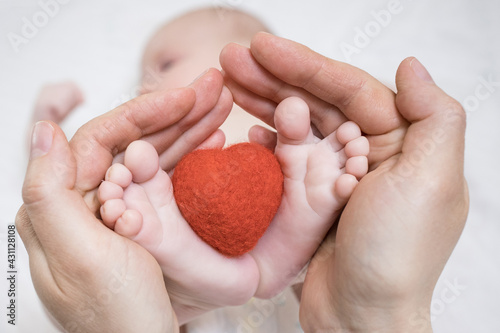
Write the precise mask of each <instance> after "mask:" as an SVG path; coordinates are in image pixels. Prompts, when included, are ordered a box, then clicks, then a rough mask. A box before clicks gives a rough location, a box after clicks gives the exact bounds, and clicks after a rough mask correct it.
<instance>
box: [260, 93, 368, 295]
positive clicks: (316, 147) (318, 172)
mask: <svg viewBox="0 0 500 333" xmlns="http://www.w3.org/2000/svg"><path fill="white" fill-rule="evenodd" d="M309 114H310V113H309V108H308V106H307V104H306V103H305V102H304V101H303V100H302V99H300V98H298V97H290V98H287V99H285V100H284V101H282V102H281V103H280V104H279V105H278V106H277V108H276V111H275V116H274V117H275V125H276V129H277V132H278V142H277V145H276V149H275V154H276V157H277V158H278V160H279V162H280V164H281V168H282V171H283V175H284V191H283V198H282V202H281V205H280V208H279V209H278V212H277V214H276V216H275V218H274V219H273V221H272V223H271V225H270V226H269V229H268V230H267V231H266V233H265V234H264V236H263V237H262V238H261V240H260V241H259V243H258V244H257V246H256V248H255V249H254V250H253V251H252V253H251V254H252V256H253V257H254V258H255V260H256V262H257V264H258V265H259V270H260V274H261V280H260V283H259V287H258V289H257V294H256V295H257V296H258V297H264V298H269V297H272V296H273V295H274V294H276V293H277V292H279V291H281V290H282V289H283V288H284V287H286V286H287V285H288V284H289V283H290V282H291V281H292V279H293V278H294V277H295V276H296V275H297V274H298V273H299V272H300V271H301V270H302V269H303V268H304V266H305V265H306V264H307V262H308V260H309V259H310V258H311V256H312V255H313V254H314V252H315V251H316V249H317V248H318V246H319V245H320V243H321V241H322V240H323V238H324V237H325V235H326V233H327V232H328V230H329V229H330V227H331V226H332V224H333V223H334V221H335V220H336V218H337V217H338V216H339V214H340V212H341V210H342V209H343V207H344V205H345V204H346V203H347V200H348V199H349V197H350V196H351V194H352V192H353V191H354V188H355V187H356V185H357V183H358V180H359V179H360V178H361V177H363V176H364V175H365V174H366V173H367V171H368V160H367V155H368V151H369V145H368V140H367V139H366V138H365V137H363V136H361V130H360V129H359V127H358V126H357V125H356V124H355V123H354V122H351V121H349V122H346V123H344V124H342V125H341V126H340V127H339V128H338V129H337V130H336V131H335V132H333V133H331V134H330V135H329V136H327V137H326V138H324V139H322V140H321V139H319V138H317V137H315V136H314V134H313V132H312V130H311V126H310V118H309V117H310V116H309Z"/></svg>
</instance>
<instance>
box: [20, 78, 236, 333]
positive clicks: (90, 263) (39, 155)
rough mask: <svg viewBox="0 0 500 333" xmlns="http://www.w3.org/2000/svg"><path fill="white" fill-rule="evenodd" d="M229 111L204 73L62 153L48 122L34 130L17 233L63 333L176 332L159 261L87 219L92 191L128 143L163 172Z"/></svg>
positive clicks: (98, 122)
mask: <svg viewBox="0 0 500 333" xmlns="http://www.w3.org/2000/svg"><path fill="white" fill-rule="evenodd" d="M231 105H232V99H231V95H230V94H229V93H228V91H227V90H226V89H225V88H223V86H222V77H221V75H220V73H219V72H218V71H216V70H211V71H209V72H208V73H206V74H205V75H204V76H202V77H201V78H200V79H198V80H197V81H196V82H194V83H193V84H192V85H191V86H190V87H189V88H183V89H175V90H169V91H165V92H160V93H154V94H147V95H144V96H141V97H138V98H137V99H135V100H133V101H131V102H128V103H126V104H124V105H122V106H120V107H118V108H116V109H115V110H113V111H110V112H109V113H107V114H105V115H103V116H101V117H98V118H96V119H94V120H92V121H90V122H89V123H87V124H86V125H84V126H83V127H82V128H80V129H79V130H78V132H77V133H76V134H75V136H74V137H73V139H72V140H71V142H70V143H69V145H68V143H67V141H66V138H65V137H64V134H63V133H62V131H61V130H60V129H59V127H57V125H56V124H54V123H49V122H41V123H39V124H38V126H37V127H36V130H35V131H34V133H35V135H34V140H33V144H32V153H31V159H30V162H29V165H28V170H27V174H26V178H25V183H24V187H23V200H24V202H25V204H24V205H23V206H22V207H21V209H20V210H19V213H18V215H17V218H16V226H17V228H18V231H19V234H20V236H21V238H22V240H23V242H24V244H25V246H26V249H27V251H28V253H29V256H30V268H31V274H32V279H33V283H34V285H35V288H36V290H37V292H38V295H39V297H40V299H41V300H42V302H43V303H44V304H45V305H46V307H47V309H48V310H49V311H50V312H51V314H52V315H53V316H54V317H55V318H56V319H57V321H58V322H59V323H60V324H61V325H62V326H63V327H64V328H65V329H67V330H74V329H77V328H78V329H79V330H81V331H82V332H103V331H106V332H138V331H147V332H177V330H178V326H177V320H176V318H175V315H174V313H173V311H172V308H171V305H170V302H169V298H168V294H167V291H166V289H165V286H164V281H163V275H162V273H161V270H160V267H159V266H158V263H157V262H156V260H155V259H154V258H153V257H152V256H151V255H150V254H149V253H148V252H147V251H146V250H144V249H143V248H142V247H140V246H138V245H137V244H136V243H134V242H132V241H130V240H128V239H126V238H123V237H121V236H119V235H118V234H116V233H114V232H113V231H111V230H109V229H108V228H106V227H105V226H104V225H103V224H102V223H101V222H100V220H98V219H97V218H96V216H95V213H96V212H97V208H98V206H97V205H96V203H97V201H96V189H97V187H98V186H99V184H100V183H101V180H102V179H103V178H104V175H105V172H106V170H107V169H108V168H109V166H110V165H111V162H112V161H113V158H116V157H117V155H118V154H119V153H120V152H122V151H123V150H124V148H125V147H126V146H127V145H128V144H129V143H130V142H131V141H133V140H136V139H139V138H142V139H144V140H148V141H149V142H152V143H153V144H154V146H155V148H156V150H157V151H158V152H159V154H160V157H161V159H163V160H162V161H163V162H162V163H163V165H162V166H163V167H164V168H165V169H167V170H168V169H169V168H171V167H172V166H173V165H175V163H176V162H177V160H178V159H180V157H181V156H182V155H184V154H185V153H187V152H189V151H191V150H192V149H194V148H196V147H197V146H199V145H200V144H202V143H203V142H204V141H205V143H206V142H207V141H206V140H207V139H208V141H210V142H212V143H217V142H220V140H219V139H220V136H218V134H217V133H218V132H215V134H212V133H214V131H215V130H216V129H217V127H218V126H219V125H220V124H221V123H222V121H223V120H224V119H225V117H226V116H227V114H228V113H229V111H230V109H231ZM200 124H202V127H203V128H200V127H199V126H200ZM207 124H209V125H208V126H207ZM181 133H182V134H181ZM160 137H161V139H162V140H159V139H160ZM222 139H223V138H222ZM40 175H43V177H41V176H40ZM82 239H83V240H85V241H82ZM61 249H64V251H62V250H61ZM138 272H141V274H138Z"/></svg>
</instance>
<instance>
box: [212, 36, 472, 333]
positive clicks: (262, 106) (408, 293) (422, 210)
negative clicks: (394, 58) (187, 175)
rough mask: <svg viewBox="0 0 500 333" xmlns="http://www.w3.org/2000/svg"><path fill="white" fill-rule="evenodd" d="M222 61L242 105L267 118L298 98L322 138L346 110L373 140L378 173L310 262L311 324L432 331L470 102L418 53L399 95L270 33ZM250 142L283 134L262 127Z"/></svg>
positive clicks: (459, 205) (326, 328)
mask: <svg viewBox="0 0 500 333" xmlns="http://www.w3.org/2000/svg"><path fill="white" fill-rule="evenodd" d="M221 64H222V67H223V70H224V71H225V77H226V82H227V84H228V86H229V87H230V88H231V91H232V93H233V96H234V99H235V101H236V102H237V103H239V104H240V106H242V107H243V108H245V109H247V110H249V112H251V113H253V114H255V115H258V116H259V117H260V118H261V119H263V120H265V121H266V122H268V123H269V124H272V121H271V120H272V114H273V112H274V106H275V105H276V103H279V102H280V101H281V100H283V99H284V98H287V97H288V96H293V95H295V96H297V95H298V96H301V97H302V98H303V99H305V100H306V102H307V103H308V104H309V107H310V108H311V113H312V114H314V115H312V116H311V117H312V122H313V124H314V125H315V126H316V128H317V129H318V131H319V132H320V133H321V134H322V135H327V134H328V133H329V132H330V131H332V130H334V129H335V128H336V126H338V123H339V119H342V118H343V117H347V118H348V119H351V120H354V121H356V122H357V123H358V124H359V126H360V127H361V129H362V130H363V132H365V133H367V138H368V140H369V141H370V154H369V161H370V168H371V170H372V172H371V173H369V174H368V175H367V176H365V177H364V178H363V179H362V180H361V182H360V184H359V185H358V187H357V188H356V189H355V191H354V193H353V195H352V197H351V199H350V201H349V202H348V204H347V206H346V208H345V210H344V212H343V214H342V216H341V218H340V221H339V223H338V226H337V228H336V229H332V230H331V232H330V234H329V236H328V237H327V238H326V239H325V241H324V243H323V245H322V246H321V248H320V249H319V250H318V252H317V254H316V255H315V256H314V258H313V260H312V262H311V264H310V266H309V271H308V274H307V276H306V280H305V283H304V287H303V291H302V302H301V313H300V318H301V324H302V327H303V328H304V330H305V331H306V332H332V331H338V332H402V331H405V332H431V331H432V328H431V325H430V319H429V313H430V301H431V297H432V291H433V288H434V286H435V284H436V281H437V279H438V277H439V275H440V274H441V271H442V269H443V267H444V265H445V263H446V261H447V260H448V258H449V256H450V254H451V252H452V250H453V248H454V246H455V244H456V242H457V241H458V238H459V236H460V233H461V231H462V229H463V226H464V223H465V220H466V216H467V212H468V191H467V184H466V181H465V179H464V176H463V152H464V132H465V112H464V110H463V108H462V107H461V106H460V104H459V103H458V102H456V101H455V100H453V99H452V98H451V97H449V96H448V95H446V93H444V92H443V91H442V90H441V89H440V88H438V87H437V86H436V85H435V84H434V82H433V81H432V78H431V77H430V75H429V74H428V73H427V71H426V70H425V68H424V67H423V66H422V65H421V64H420V63H419V62H418V60H416V59H415V58H408V59H406V60H404V61H403V62H402V63H401V65H400V67H399V69H398V72H397V75H396V84H397V88H398V93H397V95H396V96H395V95H394V93H393V92H391V91H390V90H389V89H388V88H386V87H384V86H383V85H382V84H380V83H378V82H377V81H375V79H373V78H372V77H371V76H369V75H368V74H366V73H364V72H362V71H361V70H359V69H356V68H353V67H351V66H349V65H347V64H343V63H340V62H336V61H334V60H331V59H328V58H325V57H323V56H321V55H319V54H317V53H315V52H313V51H311V50H310V49H308V48H306V47H304V46H302V45H300V44H297V43H294V42H291V41H288V40H285V39H282V38H278V37H275V36H272V35H269V34H264V33H261V34H258V35H256V37H255V38H254V40H253V41H252V44H251V48H250V50H249V49H246V48H242V47H240V46H237V45H234V44H233V45H229V46H227V47H226V48H225V49H224V50H223V52H222V54H221ZM243 78H244V79H243ZM256 81H259V82H261V84H259V86H256V85H255V84H254V83H255V82H256ZM252 138H253V140H255V141H260V142H263V143H265V142H272V140H273V138H272V136H271V135H270V134H269V133H267V132H265V130H263V129H261V128H256V129H254V131H253V134H252ZM417 314H421V316H423V318H421V319H423V320H420V321H419V322H418V323H416V321H415V318H416V317H417V316H416V315H417ZM422 314H423V315H422Z"/></svg>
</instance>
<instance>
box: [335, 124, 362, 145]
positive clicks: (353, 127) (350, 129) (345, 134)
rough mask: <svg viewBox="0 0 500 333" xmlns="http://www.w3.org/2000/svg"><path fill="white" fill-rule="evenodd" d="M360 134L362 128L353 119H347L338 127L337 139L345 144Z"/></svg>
mask: <svg viewBox="0 0 500 333" xmlns="http://www.w3.org/2000/svg"><path fill="white" fill-rule="evenodd" d="M360 136H361V129H360V128H359V126H358V125H357V124H356V123H355V122H353V121H347V122H345V123H343V124H342V125H340V126H339V128H338V129H337V140H338V141H339V142H340V143H342V144H344V145H345V144H347V143H348V142H349V141H352V140H354V139H356V138H358V137H360Z"/></svg>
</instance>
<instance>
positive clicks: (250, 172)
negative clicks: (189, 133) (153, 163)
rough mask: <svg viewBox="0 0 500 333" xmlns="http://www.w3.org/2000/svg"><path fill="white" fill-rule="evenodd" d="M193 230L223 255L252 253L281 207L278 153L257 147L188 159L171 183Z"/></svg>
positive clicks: (243, 146) (213, 151)
mask: <svg viewBox="0 0 500 333" xmlns="http://www.w3.org/2000/svg"><path fill="white" fill-rule="evenodd" d="M172 183H173V187H174V196H175V200H176V202H177V205H178V206H179V209H180V211H181V213H182V215H183V216H184V218H185V219H186V221H187V222H188V223H189V224H190V225H191V228H192V229H193V230H194V231H195V232H196V234H198V236H200V237H201V238H202V239H203V240H204V241H205V242H206V243H208V244H210V245H211V246H212V247H213V248H215V249H216V250H218V251H219V252H220V253H222V254H224V255H226V256H230V257H235V256H240V255H242V254H244V253H247V252H248V251H250V250H251V249H253V248H254V247H255V245H256V244H257V242H258V240H259V238H260V237H262V235H263V234H264V232H265V231H266V229H267V227H268V226H269V224H270V223H271V220H272V219H273V217H274V215H275V214H276V211H277V210H278V207H279V205H280V203H281V195H282V193H283V173H282V172H281V168H280V165H279V163H278V161H277V160H276V157H275V156H274V155H273V153H272V152H271V151H270V150H268V149H266V148H265V147H263V146H261V145H258V144H254V143H238V144H235V145H232V146H229V147H228V148H226V149H201V150H195V151H193V152H192V153H190V154H188V155H186V156H184V158H183V159H182V160H181V161H180V162H179V164H178V165H177V166H176V168H175V171H174V175H173V177H172Z"/></svg>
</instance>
